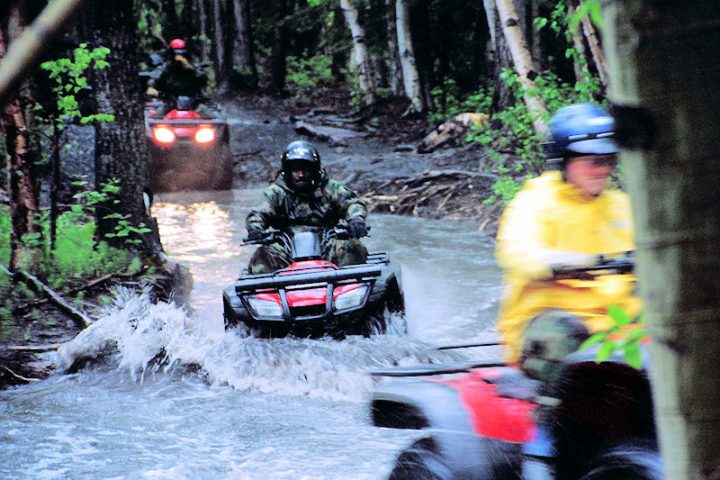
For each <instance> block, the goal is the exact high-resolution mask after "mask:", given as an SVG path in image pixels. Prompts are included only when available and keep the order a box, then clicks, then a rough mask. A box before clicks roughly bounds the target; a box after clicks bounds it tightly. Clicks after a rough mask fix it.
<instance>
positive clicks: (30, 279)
mask: <svg viewBox="0 0 720 480" xmlns="http://www.w3.org/2000/svg"><path fill="white" fill-rule="evenodd" d="M13 277H14V278H15V277H16V278H19V279H21V280H22V281H24V282H25V283H27V284H28V285H29V286H30V287H31V288H33V289H35V290H36V291H40V292H43V293H44V294H45V295H47V296H48V297H49V298H50V300H51V301H52V302H53V303H54V304H55V305H57V307H58V308H59V309H60V310H62V311H63V312H65V313H66V314H67V315H68V316H69V317H70V318H72V319H73V321H74V322H75V323H76V324H77V325H78V326H80V327H82V328H86V327H89V326H90V325H91V324H92V323H93V322H92V320H91V319H90V317H88V316H87V315H85V314H84V313H82V312H81V311H80V310H78V309H76V308H75V307H73V306H72V305H70V304H69V303H67V302H66V301H65V300H64V299H63V298H62V297H61V296H60V295H59V294H58V293H57V292H56V291H55V290H53V289H52V288H50V287H48V286H47V285H45V284H44V283H42V282H41V281H40V280H39V279H38V278H37V277H35V276H34V275H32V274H30V273H28V272H24V271H22V270H16V271H15V273H14V274H13Z"/></svg>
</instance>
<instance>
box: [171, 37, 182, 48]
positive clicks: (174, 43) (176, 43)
mask: <svg viewBox="0 0 720 480" xmlns="http://www.w3.org/2000/svg"><path fill="white" fill-rule="evenodd" d="M170 48H172V49H173V50H185V40H183V39H182V38H174V39H172V40H170Z"/></svg>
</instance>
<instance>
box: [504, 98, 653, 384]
mask: <svg viewBox="0 0 720 480" xmlns="http://www.w3.org/2000/svg"><path fill="white" fill-rule="evenodd" d="M614 125H615V124H614V121H613V118H612V117H611V116H609V115H608V114H607V113H606V112H605V111H604V110H603V109H602V108H601V107H599V106H597V105H595V104H590V103H583V104H576V105H571V106H568V107H565V108H562V109H560V110H559V111H558V112H557V113H556V114H555V115H554V116H553V117H552V119H551V120H550V132H551V142H552V143H551V146H550V148H551V151H550V155H549V157H550V158H549V159H548V160H549V162H550V163H557V164H559V170H556V171H546V172H545V173H543V174H542V175H541V176H539V177H538V178H535V179H532V180H529V181H527V182H526V184H525V186H524V187H523V188H522V190H521V191H520V192H519V193H518V194H517V196H516V197H515V198H514V199H513V200H512V201H511V202H510V204H509V205H508V206H507V209H506V210H505V212H504V213H503V214H502V216H501V218H500V224H499V228H498V235H497V249H496V257H497V260H498V263H499V264H500V266H501V267H502V269H503V271H504V279H503V280H504V292H503V297H502V302H501V306H500V312H499V317H498V321H497V327H498V329H499V331H500V335H501V338H502V340H503V342H504V343H505V344H506V346H507V360H509V361H511V362H520V365H521V367H522V368H524V369H525V370H526V371H528V373H530V374H531V376H535V377H543V376H547V375H548V372H551V371H552V366H553V365H554V364H556V363H557V362H558V361H560V360H561V359H562V358H563V357H564V356H565V355H567V354H569V353H571V352H573V351H575V350H576V349H577V348H578V347H579V345H580V344H581V343H582V342H583V341H584V340H585V339H586V338H587V337H588V336H589V333H594V332H596V331H599V330H607V329H608V328H609V327H610V326H611V325H612V321H611V319H610V318H609V317H608V315H607V309H608V307H609V306H611V305H618V306H620V307H621V308H623V309H624V310H625V311H626V312H628V313H629V314H630V315H631V316H636V315H638V314H639V312H640V308H641V304H640V300H639V298H638V297H637V296H636V295H635V292H634V289H633V288H632V286H633V285H634V277H632V276H631V275H625V276H622V277H620V276H612V275H608V276H606V277H603V276H598V277H596V278H595V279H588V280H562V279H558V278H555V277H554V275H553V269H554V268H557V267H562V266H582V265H590V264H594V263H597V256H598V255H599V254H618V253H622V252H626V251H631V250H633V249H634V248H635V246H634V234H633V225H632V218H631V212H630V202H629V198H628V196H627V195H626V194H625V193H623V192H621V191H618V190H608V189H607V182H608V178H609V177H610V175H611V174H612V173H613V172H614V171H615V168H616V166H617V151H618V148H617V145H616V144H615V141H614V139H613V138H614Z"/></svg>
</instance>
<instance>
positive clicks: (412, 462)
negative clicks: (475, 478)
mask: <svg viewBox="0 0 720 480" xmlns="http://www.w3.org/2000/svg"><path fill="white" fill-rule="evenodd" d="M452 478H453V472H452V470H451V469H450V468H449V467H448V466H447V465H446V464H445V462H444V461H443V458H442V456H441V455H440V454H439V453H438V452H437V447H436V446H435V443H434V442H433V441H432V439H430V438H422V439H420V440H417V441H416V442H415V443H413V444H412V445H411V446H410V447H409V448H408V449H406V450H405V451H403V452H402V453H401V454H400V456H399V457H398V458H397V460H396V461H395V467H394V468H393V470H392V472H390V476H389V477H388V480H450V479H452Z"/></svg>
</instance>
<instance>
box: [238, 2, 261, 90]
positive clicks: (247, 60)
mask: <svg viewBox="0 0 720 480" xmlns="http://www.w3.org/2000/svg"><path fill="white" fill-rule="evenodd" d="M232 7H233V21H234V24H235V28H234V30H235V35H234V43H233V61H232V65H233V66H234V67H235V68H237V69H239V70H240V73H239V75H238V76H239V79H238V80H239V82H240V85H241V86H242V87H244V88H250V89H254V88H256V87H257V82H258V78H257V67H256V64H255V52H254V49H253V35H252V25H251V22H250V19H251V16H250V1H249V0H232Z"/></svg>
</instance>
